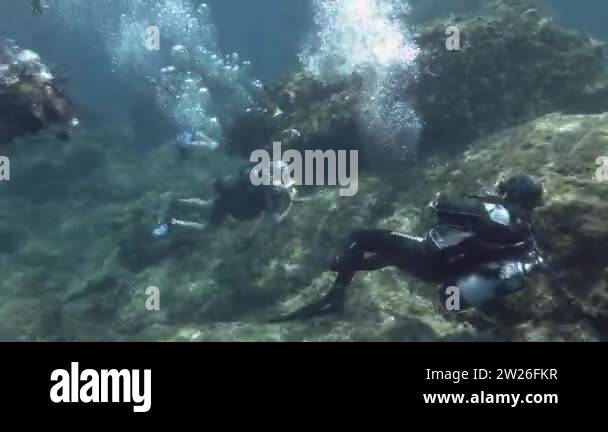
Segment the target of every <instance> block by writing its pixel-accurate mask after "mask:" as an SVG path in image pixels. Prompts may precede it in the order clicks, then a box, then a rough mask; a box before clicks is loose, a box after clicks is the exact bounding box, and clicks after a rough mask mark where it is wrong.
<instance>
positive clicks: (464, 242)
mask: <svg viewBox="0 0 608 432" xmlns="http://www.w3.org/2000/svg"><path fill="white" fill-rule="evenodd" d="M542 195H543V187H542V184H541V183H540V181H539V180H537V179H535V178H533V177H531V176H528V175H517V176H514V177H511V178H509V179H507V180H506V181H500V182H499V183H498V184H497V185H496V194H491V195H469V196H466V197H463V198H454V197H449V196H447V195H446V194H438V195H437V197H436V199H435V200H434V201H432V202H431V203H430V204H429V210H430V211H431V213H432V214H433V215H434V216H435V223H434V226H433V228H432V229H430V231H428V233H427V234H426V235H425V236H424V237H414V236H410V235H407V234H403V233H400V232H396V231H386V230H377V229H367V230H358V231H355V232H353V233H352V234H351V236H350V238H349V241H348V247H347V248H346V249H345V250H344V251H343V252H342V253H340V254H339V255H338V256H337V257H336V258H335V259H334V261H333V263H332V265H331V270H332V271H334V272H336V273H337V274H338V275H337V277H336V279H335V282H334V284H333V286H332V288H331V289H330V291H329V293H328V294H327V295H326V296H325V297H324V298H322V299H321V300H319V301H317V302H315V303H312V304H309V305H307V306H304V307H303V308H301V309H299V310H296V311H295V312H293V313H291V314H287V315H285V316H282V317H278V318H275V319H273V320H271V322H282V321H290V320H296V319H305V318H310V317H314V316H319V315H325V314H331V313H336V312H340V311H341V310H342V309H343V307H344V302H345V296H346V289H347V287H348V286H349V285H350V283H351V281H352V280H353V278H354V276H355V274H356V273H357V272H358V271H373V270H379V269H382V268H385V267H391V266H392V267H397V268H398V269H400V270H402V271H405V272H407V273H409V274H411V275H413V276H415V277H417V278H419V279H421V280H423V281H426V282H434V283H438V284H440V290H439V294H440V298H441V301H442V304H443V305H445V306H446V307H448V300H454V299H456V297H453V296H454V294H455V295H456V296H457V302H455V303H454V304H455V305H456V306H457V307H455V308H450V307H448V309H450V310H454V309H457V310H461V309H465V308H469V307H473V306H480V305H483V304H485V303H487V302H490V301H492V300H495V299H497V298H499V297H501V296H504V295H507V294H509V293H514V292H517V291H519V290H521V289H523V288H524V287H525V282H526V280H527V276H528V275H530V274H531V273H532V272H533V271H537V270H541V269H544V268H545V264H544V260H543V258H542V256H541V251H540V249H539V247H538V245H537V243H536V240H535V238H534V235H533V229H532V221H531V219H532V212H533V210H534V209H535V208H536V207H537V206H538V205H540V203H541V200H542Z"/></svg>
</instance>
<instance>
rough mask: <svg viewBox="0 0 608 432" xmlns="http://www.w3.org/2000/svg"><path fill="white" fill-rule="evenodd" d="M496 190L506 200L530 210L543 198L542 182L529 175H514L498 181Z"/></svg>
mask: <svg viewBox="0 0 608 432" xmlns="http://www.w3.org/2000/svg"><path fill="white" fill-rule="evenodd" d="M496 192H497V193H498V194H499V195H500V196H501V197H502V198H503V199H504V200H505V201H507V202H509V203H511V204H515V205H517V206H519V207H521V208H523V209H526V210H529V211H532V210H534V208H536V207H538V206H539V205H540V204H541V202H542V199H543V184H542V182H541V180H540V179H538V178H536V177H532V176H530V175H516V176H513V177H509V178H508V179H506V180H503V181H500V182H499V183H498V184H497V186H496Z"/></svg>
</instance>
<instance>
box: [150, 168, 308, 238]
mask: <svg viewBox="0 0 608 432" xmlns="http://www.w3.org/2000/svg"><path fill="white" fill-rule="evenodd" d="M278 163H279V164H281V162H278ZM254 167H255V164H253V163H246V164H244V165H243V166H241V168H240V169H239V170H238V171H237V172H236V173H234V174H232V175H229V176H227V177H225V178H220V179H217V180H215V182H214V183H213V189H214V191H215V194H216V198H215V199H213V200H202V199H199V198H187V199H175V198H174V197H173V196H170V198H169V199H168V200H167V202H166V204H165V206H164V208H163V209H162V210H161V216H160V218H159V219H160V220H159V225H158V226H157V227H156V228H155V229H154V231H153V234H154V236H155V237H159V238H160V237H164V236H165V235H167V234H168V233H169V232H170V231H172V230H173V229H174V228H184V229H194V230H199V231H200V230H204V229H206V228H207V227H209V226H218V225H220V224H221V223H222V222H223V221H224V220H225V219H226V218H227V217H231V218H233V219H236V220H237V221H241V222H242V221H249V220H253V219H256V218H258V217H260V216H262V215H264V214H269V215H271V216H272V218H273V219H274V221H275V222H277V223H281V222H282V221H283V220H284V219H285V218H286V217H287V215H288V214H289V212H290V210H291V208H292V206H293V203H294V202H301V201H303V200H302V199H298V198H296V195H297V190H296V189H295V184H294V183H289V184H284V183H283V182H282V181H281V180H278V181H271V182H270V184H269V185H260V186H255V185H254V184H253V183H252V181H251V176H252V170H253V169H254ZM270 171H272V170H270ZM171 195H172V194H171ZM179 207H189V208H191V209H197V210H200V211H201V212H206V213H208V214H207V216H206V217H205V218H204V220H203V221H186V220H180V219H177V218H175V217H173V216H172V215H173V214H174V212H176V211H177V210H178V208H179Z"/></svg>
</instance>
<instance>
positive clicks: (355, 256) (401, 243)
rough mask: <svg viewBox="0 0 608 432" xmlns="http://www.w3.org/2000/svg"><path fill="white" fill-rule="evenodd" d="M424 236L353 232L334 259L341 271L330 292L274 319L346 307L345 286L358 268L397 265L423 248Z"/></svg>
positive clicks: (327, 311)
mask: <svg viewBox="0 0 608 432" xmlns="http://www.w3.org/2000/svg"><path fill="white" fill-rule="evenodd" d="M422 242H423V239H419V238H416V237H410V236H406V235H404V234H399V233H396V232H394V231H387V230H358V231H355V232H353V233H352V234H351V236H350V238H349V243H348V244H349V245H348V247H347V248H346V250H345V251H344V252H342V253H340V254H339V255H338V256H336V258H335V259H334V261H333V263H332V265H331V270H332V271H335V272H336V273H338V275H337V277H336V279H335V281H334V283H333V285H332V287H331V289H330V290H329V292H328V293H327V294H326V295H325V296H324V297H323V298H322V299H320V300H318V301H316V302H314V303H312V304H309V305H307V306H304V307H303V308H301V309H299V310H297V311H295V312H293V313H291V314H289V315H286V316H284V317H281V318H278V319H275V320H273V322H281V321H291V320H297V319H306V318H311V317H314V316H320V315H327V314H331V313H336V312H340V311H342V310H343V309H344V303H345V301H346V290H347V288H348V286H349V285H350V283H351V282H352V280H353V278H354V277H355V274H356V273H357V272H358V271H366V270H368V271H371V270H379V269H381V268H384V267H389V266H392V265H398V264H399V261H400V260H401V259H403V258H404V255H407V257H409V256H410V255H413V253H414V251H415V250H417V249H419V248H420V245H421V244H422Z"/></svg>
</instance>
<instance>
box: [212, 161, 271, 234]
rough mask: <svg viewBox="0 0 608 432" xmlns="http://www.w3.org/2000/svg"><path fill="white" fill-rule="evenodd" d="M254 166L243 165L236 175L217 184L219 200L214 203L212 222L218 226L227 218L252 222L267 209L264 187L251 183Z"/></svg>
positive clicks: (215, 186) (216, 189)
mask: <svg viewBox="0 0 608 432" xmlns="http://www.w3.org/2000/svg"><path fill="white" fill-rule="evenodd" d="M252 167H253V165H252V164H245V165H243V166H242V167H241V168H240V169H239V171H238V173H237V174H236V175H232V176H229V177H225V178H223V179H220V180H218V181H216V182H215V184H214V188H215V191H216V193H217V198H216V199H215V200H214V201H213V206H212V210H211V217H210V222H211V223H212V224H214V225H218V224H220V223H221V222H223V220H224V219H225V218H226V217H227V216H232V217H233V218H235V219H236V220H238V221H246V220H252V219H255V218H257V217H258V216H261V215H262V213H264V211H265V210H266V209H267V206H268V201H267V193H268V191H267V190H266V188H264V187H260V186H254V185H253V184H252V183H251V179H250V173H251V168H252Z"/></svg>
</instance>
